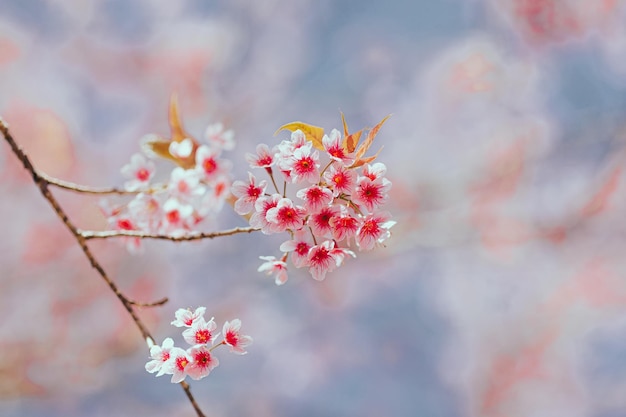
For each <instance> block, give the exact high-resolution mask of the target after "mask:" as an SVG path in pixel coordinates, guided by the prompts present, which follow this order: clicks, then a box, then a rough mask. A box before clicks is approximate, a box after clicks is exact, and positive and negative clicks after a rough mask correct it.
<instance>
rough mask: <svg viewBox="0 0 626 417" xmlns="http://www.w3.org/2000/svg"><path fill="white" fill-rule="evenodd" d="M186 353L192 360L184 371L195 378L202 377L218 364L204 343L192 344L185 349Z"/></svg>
mask: <svg viewBox="0 0 626 417" xmlns="http://www.w3.org/2000/svg"><path fill="white" fill-rule="evenodd" d="M187 354H188V355H189V356H190V357H191V359H192V361H191V363H190V364H189V365H188V366H187V367H186V369H185V372H186V373H187V375H189V376H190V377H191V378H193V379H195V380H198V379H202V378H204V377H205V376H207V375H208V374H209V373H210V372H211V370H213V369H214V368H215V367H217V366H218V365H219V364H220V362H219V361H218V360H217V358H216V357H215V356H213V355H212V354H211V351H210V350H209V348H208V347H207V346H206V345H199V346H193V347H191V348H189V349H188V350H187Z"/></svg>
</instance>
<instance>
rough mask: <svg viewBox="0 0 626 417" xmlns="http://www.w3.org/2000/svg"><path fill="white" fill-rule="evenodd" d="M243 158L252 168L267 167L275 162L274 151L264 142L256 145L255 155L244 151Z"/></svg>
mask: <svg viewBox="0 0 626 417" xmlns="http://www.w3.org/2000/svg"><path fill="white" fill-rule="evenodd" d="M245 158H246V161H247V162H248V163H249V164H250V166H251V167H252V168H269V167H271V166H272V165H274V162H275V160H274V152H273V151H270V148H269V146H267V145H266V144H264V143H261V144H259V145H257V146H256V155H255V154H251V153H246V156H245Z"/></svg>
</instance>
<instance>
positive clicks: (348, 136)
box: [275, 113, 391, 168]
mask: <svg viewBox="0 0 626 417" xmlns="http://www.w3.org/2000/svg"><path fill="white" fill-rule="evenodd" d="M390 116H391V115H388V116H386V117H385V118H383V119H382V120H381V121H380V122H378V124H376V126H374V127H373V128H371V129H370V131H369V132H368V134H367V137H366V138H365V141H363V143H361V145H360V146H358V144H359V141H360V139H361V136H362V134H363V131H364V129H361V130H359V131H358V132H355V133H350V132H349V131H348V124H347V123H346V119H345V117H344V115H343V113H341V122H342V123H343V141H342V143H341V144H342V146H343V148H344V150H346V151H347V152H348V153H352V152H355V154H354V157H355V160H354V163H352V165H350V167H349V168H357V167H360V166H361V165H363V164H368V163H370V162H372V161H374V160H375V159H376V158H377V157H378V154H379V153H380V151H381V150H382V148H380V149H379V150H378V152H376V154H375V155H373V156H368V157H364V155H365V152H367V151H368V150H369V148H370V147H371V146H372V143H374V138H375V137H376V135H377V134H378V131H379V130H380V128H381V127H382V125H383V124H384V123H385V122H386V121H387V119H389V117H390ZM282 130H288V131H290V132H293V131H296V130H301V131H302V132H303V133H304V135H305V137H306V139H307V140H308V141H310V142H311V143H312V144H313V146H315V147H316V148H317V149H319V150H324V145H323V143H322V138H323V137H324V129H323V128H321V127H319V126H313V125H310V124H308V123H304V122H291V123H287V124H285V125H282V126H281V127H279V128H278V130H277V131H276V133H278V132H280V131H282ZM276 133H275V134H276ZM357 146H358V148H357Z"/></svg>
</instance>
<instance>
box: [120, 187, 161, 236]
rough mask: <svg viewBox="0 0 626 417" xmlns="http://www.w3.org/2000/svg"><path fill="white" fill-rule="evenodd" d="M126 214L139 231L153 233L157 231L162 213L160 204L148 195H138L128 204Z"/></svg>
mask: <svg viewBox="0 0 626 417" xmlns="http://www.w3.org/2000/svg"><path fill="white" fill-rule="evenodd" d="M128 212H129V213H130V215H131V217H132V218H134V219H135V220H136V222H137V226H138V228H139V229H141V230H145V231H148V232H155V231H157V230H158V229H159V226H160V224H161V219H162V216H163V212H162V210H161V203H159V201H158V200H157V199H156V198H154V197H153V196H152V195H150V194H144V193H139V194H137V195H136V196H135V198H133V199H132V200H131V201H130V202H129V203H128Z"/></svg>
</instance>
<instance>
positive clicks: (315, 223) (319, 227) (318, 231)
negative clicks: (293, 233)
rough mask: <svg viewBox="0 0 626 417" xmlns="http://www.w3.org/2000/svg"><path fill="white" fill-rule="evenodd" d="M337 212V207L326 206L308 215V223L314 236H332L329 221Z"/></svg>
mask: <svg viewBox="0 0 626 417" xmlns="http://www.w3.org/2000/svg"><path fill="white" fill-rule="evenodd" d="M338 213H339V207H337V206H327V207H324V208H323V209H321V210H320V211H318V212H317V213H314V214H312V215H311V216H310V218H309V222H308V225H309V227H310V228H311V230H313V233H314V234H315V235H316V236H322V237H330V236H332V231H333V230H332V227H331V224H330V222H331V221H332V219H333V217H335V216H336V215H337V214H338Z"/></svg>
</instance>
